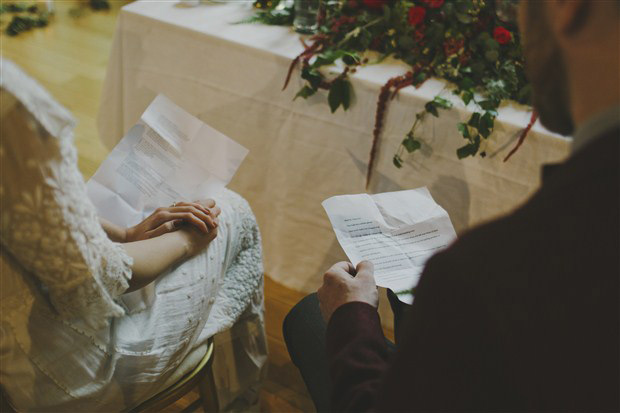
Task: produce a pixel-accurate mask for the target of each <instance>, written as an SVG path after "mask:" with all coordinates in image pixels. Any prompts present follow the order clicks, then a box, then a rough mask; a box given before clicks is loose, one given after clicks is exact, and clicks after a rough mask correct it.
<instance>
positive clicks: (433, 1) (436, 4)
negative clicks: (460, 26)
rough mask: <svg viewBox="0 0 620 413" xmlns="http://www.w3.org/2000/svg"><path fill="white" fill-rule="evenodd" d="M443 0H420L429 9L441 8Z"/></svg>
mask: <svg viewBox="0 0 620 413" xmlns="http://www.w3.org/2000/svg"><path fill="white" fill-rule="evenodd" d="M443 2H444V0H422V3H424V4H426V5H427V6H428V7H429V8H430V9H438V8H440V7H441V6H443Z"/></svg>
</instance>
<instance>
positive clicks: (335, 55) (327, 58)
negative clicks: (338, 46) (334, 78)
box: [312, 50, 346, 68]
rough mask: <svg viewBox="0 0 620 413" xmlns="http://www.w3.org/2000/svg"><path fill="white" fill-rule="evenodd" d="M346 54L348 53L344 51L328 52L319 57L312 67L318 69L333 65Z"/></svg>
mask: <svg viewBox="0 0 620 413" xmlns="http://www.w3.org/2000/svg"><path fill="white" fill-rule="evenodd" d="M345 54H346V52H345V51H343V50H328V51H326V52H324V53H321V54H320V55H318V56H317V58H316V60H315V61H314V63H313V64H312V67H313V68H317V67H320V66H326V65H331V64H333V63H334V62H335V61H336V60H338V59H340V58H341V57H342V56H344V55H345Z"/></svg>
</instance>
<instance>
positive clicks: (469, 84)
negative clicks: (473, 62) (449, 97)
mask: <svg viewBox="0 0 620 413" xmlns="http://www.w3.org/2000/svg"><path fill="white" fill-rule="evenodd" d="M470 70H471V68H470ZM473 87H474V81H473V80H472V79H471V78H470V77H464V78H463V79H462V80H461V81H460V82H459V89H461V90H470V89H472V88H473Z"/></svg>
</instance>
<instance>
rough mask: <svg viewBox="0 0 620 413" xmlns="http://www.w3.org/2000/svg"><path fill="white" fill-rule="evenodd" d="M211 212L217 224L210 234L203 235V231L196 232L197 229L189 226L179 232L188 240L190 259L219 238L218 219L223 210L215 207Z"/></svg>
mask: <svg viewBox="0 0 620 413" xmlns="http://www.w3.org/2000/svg"><path fill="white" fill-rule="evenodd" d="M210 211H211V216H212V217H213V221H214V223H215V228H213V229H211V230H209V232H207V233H203V232H202V231H198V230H196V228H195V227H192V226H188V227H186V228H183V229H181V230H180V231H179V233H180V234H182V235H183V236H184V238H185V240H186V246H187V256H188V257H191V256H194V255H196V254H198V253H199V252H201V251H202V250H203V249H205V248H206V247H207V246H208V245H209V243H210V242H211V241H213V240H214V239H215V237H217V225H218V220H217V217H218V215H220V212H221V210H220V208H218V207H215V206H214V207H213V208H211V210H210Z"/></svg>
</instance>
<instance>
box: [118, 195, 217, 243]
mask: <svg viewBox="0 0 620 413" xmlns="http://www.w3.org/2000/svg"><path fill="white" fill-rule="evenodd" d="M219 213H220V209H219V208H217V207H216V206H215V201H214V200H212V199H207V200H204V201H196V202H178V203H175V204H174V205H173V206H170V207H164V208H157V209H156V210H155V212H153V213H152V214H151V215H150V216H149V217H147V218H146V219H145V220H144V221H142V222H140V223H139V224H138V225H136V226H133V227H131V228H127V230H126V233H125V242H132V241H140V240H143V239H149V238H154V237H158V236H160V235H163V234H166V233H168V232H172V231H176V230H178V229H179V228H181V226H182V225H183V223H188V224H191V225H192V227H193V228H196V229H197V230H198V231H200V233H201V234H203V235H207V234H209V233H210V232H216V229H217V222H216V219H215V218H216V217H217V216H218V215H219ZM213 238H215V236H214V237H213Z"/></svg>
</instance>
